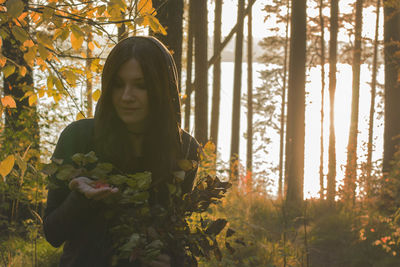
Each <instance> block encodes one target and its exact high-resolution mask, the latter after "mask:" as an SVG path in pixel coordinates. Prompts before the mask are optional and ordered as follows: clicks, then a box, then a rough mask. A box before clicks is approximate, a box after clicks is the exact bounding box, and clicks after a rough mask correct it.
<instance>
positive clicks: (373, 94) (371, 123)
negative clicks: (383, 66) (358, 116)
mask: <svg viewBox="0 0 400 267" xmlns="http://www.w3.org/2000/svg"><path fill="white" fill-rule="evenodd" d="M380 9H381V0H378V2H377V4H376V23H375V40H374V59H373V62H372V81H371V106H370V108H369V128H368V152H367V170H366V171H367V183H366V190H367V196H370V193H371V187H370V182H371V172H372V148H373V136H374V114H375V97H376V76H377V72H378V46H379V40H378V38H379V16H380Z"/></svg>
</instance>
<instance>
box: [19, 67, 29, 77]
mask: <svg viewBox="0 0 400 267" xmlns="http://www.w3.org/2000/svg"><path fill="white" fill-rule="evenodd" d="M26 72H27V70H26V68H25V67H24V66H21V67H20V68H19V73H20V74H21V76H22V77H25V75H26Z"/></svg>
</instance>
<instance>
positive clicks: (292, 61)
mask: <svg viewBox="0 0 400 267" xmlns="http://www.w3.org/2000/svg"><path fill="white" fill-rule="evenodd" d="M306 2H307V1H306V0H297V1H293V2H292V17H291V33H290V57H289V88H288V115H287V130H286V166H285V167H286V168H285V169H286V170H285V176H286V179H285V181H286V184H287V192H286V201H287V203H288V204H289V206H292V205H294V206H298V205H299V204H300V203H302V202H303V183H304V138H305V82H306V20H307V17H306Z"/></svg>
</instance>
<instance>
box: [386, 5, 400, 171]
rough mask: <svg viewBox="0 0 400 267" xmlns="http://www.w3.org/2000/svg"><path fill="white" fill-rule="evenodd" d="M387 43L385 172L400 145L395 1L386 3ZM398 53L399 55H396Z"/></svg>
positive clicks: (399, 32)
mask: <svg viewBox="0 0 400 267" xmlns="http://www.w3.org/2000/svg"><path fill="white" fill-rule="evenodd" d="M383 3H384V18H385V19H384V21H385V26H384V28H385V29H384V41H385V130H384V131H385V133H384V151H383V172H384V173H387V172H389V171H390V169H391V163H390V162H391V161H392V160H393V159H394V154H395V152H396V151H397V149H398V148H397V146H399V145H400V138H399V135H400V123H399V122H400V105H399V99H400V80H399V70H400V68H399V61H400V59H399V55H398V53H400V46H399V42H400V13H399V10H398V9H396V8H395V7H394V6H395V1H388V0H386V1H384V2H383ZM396 53H397V54H396Z"/></svg>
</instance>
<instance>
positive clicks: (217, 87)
mask: <svg viewBox="0 0 400 267" xmlns="http://www.w3.org/2000/svg"><path fill="white" fill-rule="evenodd" d="M221 16H222V0H215V19H214V49H213V51H218V50H219V49H220V46H221V24H222V20H221ZM220 98H221V54H219V56H218V57H217V59H216V61H215V63H214V68H213V96H212V108H211V133H210V134H211V135H210V139H211V141H213V142H214V144H215V147H218V126H219V107H220Z"/></svg>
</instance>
